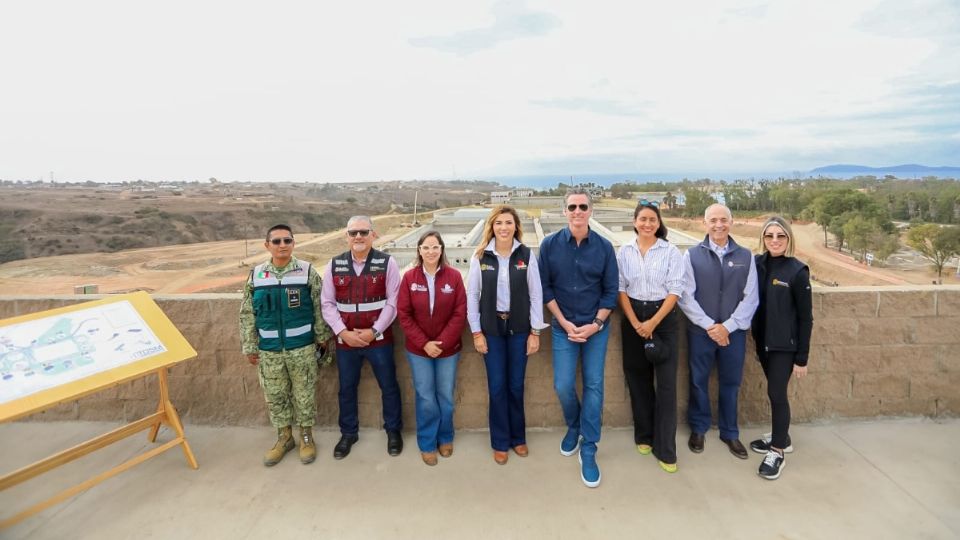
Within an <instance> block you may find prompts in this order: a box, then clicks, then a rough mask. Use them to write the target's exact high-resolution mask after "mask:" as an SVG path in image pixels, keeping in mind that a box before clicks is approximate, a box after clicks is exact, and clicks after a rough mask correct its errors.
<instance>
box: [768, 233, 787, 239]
mask: <svg viewBox="0 0 960 540" xmlns="http://www.w3.org/2000/svg"><path fill="white" fill-rule="evenodd" d="M763 237H764V238H765V239H767V240H780V239H781V238H782V239H784V240H786V239H788V238H789V237H788V236H787V235H785V234H780V233H767V234H765V235H763Z"/></svg>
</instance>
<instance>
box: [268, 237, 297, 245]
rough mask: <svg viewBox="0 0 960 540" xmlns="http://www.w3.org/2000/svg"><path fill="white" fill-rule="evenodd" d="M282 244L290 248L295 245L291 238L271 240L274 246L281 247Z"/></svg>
mask: <svg viewBox="0 0 960 540" xmlns="http://www.w3.org/2000/svg"><path fill="white" fill-rule="evenodd" d="M281 242H283V243H284V244H285V245H288V246H289V245H290V244H292V243H293V238H292V237H290V236H284V237H283V238H271V239H270V243H271V244H273V245H275V246H279V245H280V243H281Z"/></svg>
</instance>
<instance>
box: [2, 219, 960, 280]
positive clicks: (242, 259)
mask: <svg viewBox="0 0 960 540" xmlns="http://www.w3.org/2000/svg"><path fill="white" fill-rule="evenodd" d="M403 220H404V216H396V215H393V216H379V217H376V218H374V221H375V222H376V228H377V229H378V230H379V231H380V238H379V240H378V242H377V244H379V243H382V242H387V241H389V240H391V239H392V238H394V237H396V236H398V235H400V234H402V233H404V232H406V231H408V230H409V229H406V228H404V227H403V226H402V222H403ZM667 223H668V225H669V226H671V227H673V228H676V229H679V230H682V231H684V232H688V233H690V234H692V235H694V236H696V237H699V236H702V235H703V229H702V226H701V223H700V221H698V220H689V219H668V220H667ZM760 225H761V222H760V221H759V220H736V222H735V224H734V227H733V231H732V234H733V235H734V237H735V238H737V239H738V241H739V242H740V243H741V244H744V245H746V246H748V247H751V248H756V246H757V242H758V239H759V234H760ZM793 229H794V232H795V234H796V237H797V256H798V257H800V258H801V259H803V260H804V261H806V262H807V263H808V264H809V265H810V269H811V273H812V274H813V275H814V276H815V278H816V282H815V283H816V284H817V285H820V286H832V285H844V286H846V285H881V286H884V285H904V284H929V283H931V281H933V280H934V279H935V278H936V276H935V274H934V273H933V271H932V270H930V269H928V268H926V267H924V266H920V267H917V266H916V265H913V266H910V265H903V266H904V267H903V268H896V267H888V268H878V267H868V266H865V265H863V264H861V263H858V262H856V261H855V260H854V259H853V258H852V257H850V256H849V255H848V254H846V253H838V252H837V251H836V250H835V249H828V248H825V247H823V232H822V230H821V229H820V228H819V227H818V226H817V225H816V224H814V223H809V224H803V223H796V224H794V226H793ZM344 249H345V241H344V238H343V232H342V230H341V231H335V232H331V233H327V234H302V235H297V250H296V254H297V256H298V257H299V258H302V259H305V260H308V261H311V262H314V263H316V264H325V263H326V262H327V261H328V260H329V259H330V258H331V257H332V256H334V255H336V254H337V253H340V252H342V251H343V250H344ZM265 258H266V251H265V250H264V248H263V240H262V239H260V238H251V239H248V240H247V241H240V240H233V241H223V242H207V243H200V244H186V245H178V246H165V247H156V248H145V249H135V250H128V251H121V252H116V253H92V254H80V255H62V256H57V257H43V258H35V259H27V260H21V261H14V262H10V263H6V264H3V265H0V295H5V296H9V295H25V294H34V295H36V294H73V288H74V286H76V285H85V284H96V285H97V286H98V287H99V292H101V293H116V292H126V291H133V290H145V291H148V292H153V293H161V294H164V293H165V294H184V293H199V292H237V291H239V290H240V289H241V283H242V282H243V279H244V278H245V277H246V276H247V274H248V272H249V271H250V268H251V267H252V266H253V265H255V264H258V263H260V262H261V261H263V260H265ZM943 281H944V283H945V284H946V283H960V279H958V278H957V277H956V276H955V269H954V268H950V269H948V270H946V271H945V272H944V280H943Z"/></svg>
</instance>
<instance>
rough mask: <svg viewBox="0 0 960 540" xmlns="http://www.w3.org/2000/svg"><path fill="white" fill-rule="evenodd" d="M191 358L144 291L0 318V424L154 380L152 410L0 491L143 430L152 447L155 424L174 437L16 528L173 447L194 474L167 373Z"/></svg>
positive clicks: (19, 475) (1, 481) (10, 477)
mask: <svg viewBox="0 0 960 540" xmlns="http://www.w3.org/2000/svg"><path fill="white" fill-rule="evenodd" d="M195 356H197V353H196V351H195V350H194V349H193V347H191V346H190V344H189V343H187V340H186V339H185V338H184V337H183V335H182V334H180V332H179V331H178V330H177V328H176V327H175V326H174V325H173V323H172V322H170V319H168V318H167V316H166V315H165V314H164V313H163V311H162V310H161V309H160V307H159V306H158V305H157V304H156V302H154V301H153V299H152V298H150V295H149V294H147V293H145V292H138V293H132V294H125V295H118V296H112V297H110V298H105V299H102V300H95V301H93V302H85V303H82V304H76V305H73V306H68V307H64V308H59V309H53V310H49V311H44V312H41V313H33V314H30V315H23V316H20V317H14V318H11V319H4V320H0V422H9V421H13V420H16V419H18V418H22V417H25V416H28V415H30V414H33V413H36V412H40V411H43V410H45V409H48V408H50V407H53V406H54V405H57V404H60V403H65V402H69V401H74V400H77V399H79V398H82V397H84V396H87V395H90V394H94V393H96V392H99V391H101V390H104V389H107V388H111V387H114V386H117V385H119V384H121V383H124V382H126V381H130V380H133V379H137V378H140V377H145V376H152V375H153V374H156V376H157V378H158V379H159V385H158V386H159V396H158V404H157V412H155V413H154V414H151V415H149V416H146V417H144V418H141V419H139V420H136V421H134V422H131V423H129V424H127V425H125V426H122V427H119V428H117V429H115V430H113V431H110V432H109V433H104V434H103V435H100V436H98V437H94V438H93V439H90V440H88V441H86V442H83V443H81V444H78V445H77V446H74V447H73V448H69V449H67V450H64V451H62V452H59V453H57V454H55V455H52V456H50V457H47V458H45V459H42V460H40V461H37V462H35V463H33V464H31V465H28V466H26V467H23V468H21V469H19V470H17V471H14V472H11V473H9V474H6V475H4V476H2V477H0V491H2V490H6V489H9V488H11V487H13V486H15V485H18V484H20V483H22V482H25V481H27V480H29V479H31V478H33V477H35V476H37V475H39V474H42V473H44V472H47V471H49V470H51V469H54V468H56V467H59V466H60V465H63V464H65V463H69V462H71V461H73V460H75V459H77V458H80V457H82V456H85V455H87V454H89V453H91V452H94V451H96V450H98V449H100V448H103V447H105V446H107V445H109V444H111V443H114V442H116V441H119V440H122V439H125V438H127V437H130V436H131V435H134V434H136V433H139V432H141V431H144V430H148V429H149V430H150V431H149V433H148V435H147V437H148V440H149V441H150V442H155V441H156V438H157V432H158V431H159V430H160V426H161V425H167V426H169V427H170V428H171V429H172V430H173V431H174V432H175V433H176V437H175V438H174V439H173V440H171V441H169V442H166V443H164V444H162V445H160V446H157V447H155V448H152V449H150V450H148V451H147V452H144V453H143V454H140V455H137V456H135V457H133V458H131V459H129V460H127V461H125V462H123V463H121V464H120V465H117V466H116V467H114V468H112V469H109V470H107V471H104V472H102V473H100V474H98V475H96V476H94V477H92V478H90V479H88V480H86V481H85V482H82V483H80V484H77V485H76V486H73V487H71V488H68V489H65V490H63V491H61V492H60V493H58V494H56V495H54V496H53V497H51V498H49V499H47V500H45V501H43V502H40V503H38V504H36V505H34V506H32V507H30V508H27V509H26V510H23V511H21V512H19V513H17V514H16V515H13V516H11V517H8V518H3V519H2V520H0V529H2V528H5V527H9V526H11V525H13V524H15V523H18V522H20V521H22V520H24V519H26V518H28V517H30V516H32V515H34V514H36V513H38V512H41V511H43V510H45V509H46V508H49V507H50V506H52V505H54V504H57V503H59V502H62V501H64V500H66V499H68V498H70V497H72V496H74V495H76V494H78V493H80V492H82V491H84V490H87V489H89V488H91V487H93V486H94V485H96V484H98V483H100V482H102V481H104V480H106V479H108V478H110V477H112V476H114V475H117V474H119V473H121V472H123V471H125V470H127V469H129V468H131V467H133V466H134V465H137V464H139V463H142V462H144V461H146V460H148V459H150V458H152V457H154V456H156V455H158V454H161V453H163V452H165V451H167V450H169V449H171V448H174V447H176V446H180V447H181V448H183V453H184V455H185V456H186V458H187V462H188V463H189V464H190V466H191V467H192V468H194V469H196V468H197V467H198V465H197V460H196V458H195V457H194V455H193V452H192V451H191V450H190V445H189V444H188V443H187V439H186V436H185V435H184V431H183V424H182V423H181V422H180V417H179V415H178V414H177V411H176V409H175V408H174V407H173V404H172V403H171V402H170V395H169V389H168V385H167V368H169V367H170V366H172V365H174V364H176V363H178V362H182V361H184V360H187V359H190V358H194V357H195Z"/></svg>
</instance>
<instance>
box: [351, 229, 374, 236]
mask: <svg viewBox="0 0 960 540" xmlns="http://www.w3.org/2000/svg"><path fill="white" fill-rule="evenodd" d="M347 234H349V235H350V236H352V237H357V236H362V237H364V238H366V237H367V236H369V235H370V229H359V230H356V231H347Z"/></svg>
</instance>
